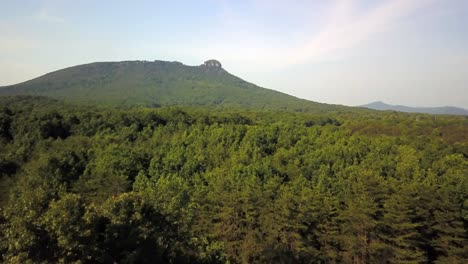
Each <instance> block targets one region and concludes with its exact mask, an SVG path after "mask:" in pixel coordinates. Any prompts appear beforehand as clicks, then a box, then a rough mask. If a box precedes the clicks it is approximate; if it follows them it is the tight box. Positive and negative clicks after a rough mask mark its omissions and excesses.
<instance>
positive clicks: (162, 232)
mask: <svg viewBox="0 0 468 264" xmlns="http://www.w3.org/2000/svg"><path fill="white" fill-rule="evenodd" d="M0 150H1V151H0V194H1V196H0V199H1V203H0V262H5V263H30V262H33V263H73V262H81V263H116V262H118V263H155V262H158V263H228V262H229V263H466V259H467V258H468V248H467V245H468V243H467V242H468V240H467V226H468V213H467V212H468V208H467V205H468V203H467V197H468V193H467V192H468V177H467V175H468V119H467V118H465V117H460V116H441V117H440V118H439V117H438V118H437V119H435V118H434V117H433V116H430V115H423V114H421V115H420V114H403V113H395V112H383V113H380V112H367V113H364V112H362V113H345V112H343V113H341V114H333V115H330V114H310V113H309V114H307V113H294V112H283V111H261V112H260V111H238V110H229V111H212V108H198V109H195V108H172V107H168V108H158V109H154V108H136V109H115V108H97V107H89V106H88V107H85V106H76V105H68V104H64V103H62V102H59V101H55V100H51V99H47V98H33V97H3V98H1V97H0Z"/></svg>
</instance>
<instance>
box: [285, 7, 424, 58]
mask: <svg viewBox="0 0 468 264" xmlns="http://www.w3.org/2000/svg"><path fill="white" fill-rule="evenodd" d="M430 2H431V1H429V0H388V1H386V2H384V3H382V4H380V5H379V6H377V7H375V8H373V9H371V10H369V11H367V12H362V14H360V15H355V14H354V10H356V9H357V8H356V6H357V1H355V0H339V1H336V3H335V6H334V8H333V12H331V15H330V16H329V18H328V23H327V25H326V26H325V27H324V28H323V30H321V31H320V33H318V34H317V35H315V36H313V37H312V38H311V39H309V40H308V41H306V44H304V46H302V47H300V48H299V49H296V50H290V51H289V52H288V60H289V63H302V62H306V61H310V60H323V59H326V58H327V57H328V56H330V55H332V53H334V52H337V51H340V50H345V49H350V48H353V47H354V46H356V45H358V44H360V43H362V42H365V41H366V40H368V39H369V37H371V36H373V35H375V34H379V33H382V32H385V31H387V30H389V29H391V28H392V27H393V26H395V24H396V22H398V21H399V20H400V19H401V18H403V17H404V16H406V15H410V14H412V13H413V12H414V11H415V10H417V9H419V8H421V7H423V6H425V5H427V4H429V3H430Z"/></svg>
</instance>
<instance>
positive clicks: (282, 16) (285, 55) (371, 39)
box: [0, 0, 468, 109]
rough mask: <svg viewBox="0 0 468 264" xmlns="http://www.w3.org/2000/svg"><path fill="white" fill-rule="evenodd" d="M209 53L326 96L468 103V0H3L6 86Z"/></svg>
mask: <svg viewBox="0 0 468 264" xmlns="http://www.w3.org/2000/svg"><path fill="white" fill-rule="evenodd" d="M208 59H217V60H219V61H220V62H221V63H222V64H223V67H224V68H225V69H226V70H227V71H229V72H230V73H232V74H234V75H236V76H238V77H241V78H242V79H245V80H247V81H249V82H252V83H255V84H257V85H259V86H262V87H266V88H270V89H274V90H278V91H281V92H284V93H288V94H291V95H294V96H297V97H300V98H304V99H308V100H312V101H317V102H323V103H332V104H343V105H351V106H354V105H361V104H366V103H369V102H373V101H384V102H386V103H389V104H402V105H408V106H446V105H451V106H458V107H463V108H466V109H468V1H467V0H327V1H323V0H288V1H280V0H251V1H243V0H237V1H234V0H232V1H230V0H197V1H179V0H172V1H159V0H147V1H139V0H134V1H126V0H114V1H104V0H103V1H95V0H80V1H76V0H18V1H10V0H0V85H9V84H15V83H18V82H22V81H26V80H29V79H32V78H35V77H38V76H40V75H43V74H45V73H48V72H51V71H55V70H58V69H61V68H65V67H69V66H74V65H78V64H84V63H90V62H96V61H120V60H149V61H152V60H168V61H180V62H182V63H184V64H186V65H199V64H202V63H203V62H204V61H205V60H208Z"/></svg>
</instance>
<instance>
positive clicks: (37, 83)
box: [0, 60, 347, 111]
mask: <svg viewBox="0 0 468 264" xmlns="http://www.w3.org/2000/svg"><path fill="white" fill-rule="evenodd" d="M0 95H37V96H47V97H51V98H56V99H63V100H65V101H73V102H82V103H97V104H102V105H113V106H133V105H145V106H152V107H158V106H170V105H204V106H220V107H243V108H255V109H275V110H293V111H317V110H319V111H321V110H330V109H335V110H336V109H341V108H343V109H344V108H347V107H344V106H335V105H328V104H320V103H315V102H311V101H307V100H303V99H299V98H296V97H294V96H290V95H287V94H284V93H281V92H277V91H273V90H270V89H265V88H261V87H259V86H256V85H254V84H252V83H249V82H246V81H244V80H242V79H240V78H238V77H236V76H234V75H232V74H230V73H229V72H227V71H226V70H225V69H223V67H222V65H221V63H220V62H218V61H216V60H209V61H206V62H205V63H204V64H202V65H200V66H187V65H184V64H182V63H180V62H168V61H122V62H96V63H91V64H84V65H79V66H74V67H70V68H66V69H62V70H58V71H55V72H51V73H48V74H46V75H44V76H41V77H38V78H35V79H32V80H29V81H26V82H23V83H19V84H15V85H11V86H5V87H0Z"/></svg>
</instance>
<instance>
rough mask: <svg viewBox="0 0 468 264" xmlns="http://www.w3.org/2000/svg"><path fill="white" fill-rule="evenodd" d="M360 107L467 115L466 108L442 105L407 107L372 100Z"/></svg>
mask: <svg viewBox="0 0 468 264" xmlns="http://www.w3.org/2000/svg"><path fill="white" fill-rule="evenodd" d="M361 107H364V108H369V109H373V110H392V111H399V112H406V113H426V114H432V115H468V110H466V109H463V108H458V107H453V106H444V107H409V106H404V105H389V104H386V103H384V102H373V103H370V104H366V105H362V106H361Z"/></svg>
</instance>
